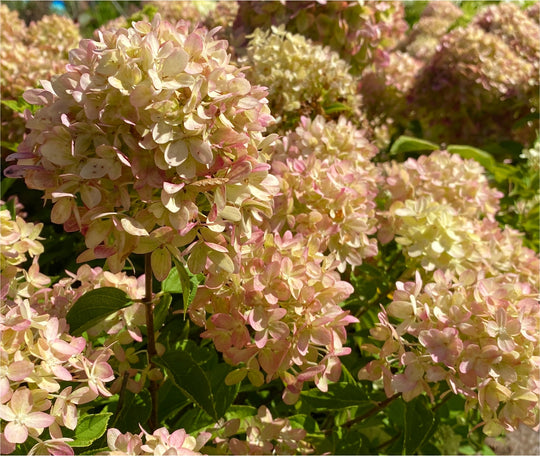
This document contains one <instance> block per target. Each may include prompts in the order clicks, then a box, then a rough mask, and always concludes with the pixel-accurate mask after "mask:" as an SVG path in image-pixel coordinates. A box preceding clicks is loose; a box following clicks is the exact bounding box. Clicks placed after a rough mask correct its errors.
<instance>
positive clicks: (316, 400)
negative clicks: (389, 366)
mask: <svg viewBox="0 0 540 456" xmlns="http://www.w3.org/2000/svg"><path fill="white" fill-rule="evenodd" d="M301 397H302V403H304V404H307V405H308V406H309V407H310V408H311V409H312V410H313V411H319V410H320V411H323V410H340V409H343V408H345V407H353V406H357V407H359V409H360V410H363V409H365V410H366V411H367V410H369V409H371V408H373V407H374V405H375V404H374V402H373V401H371V400H369V398H368V396H367V394H366V392H365V391H364V389H363V387H362V386H361V385H353V384H350V383H345V382H340V383H333V384H331V385H329V386H328V392H326V393H323V392H322V391H320V390H319V389H317V388H313V389H310V390H307V391H302V393H301Z"/></svg>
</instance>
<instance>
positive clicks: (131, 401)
mask: <svg viewBox="0 0 540 456" xmlns="http://www.w3.org/2000/svg"><path fill="white" fill-rule="evenodd" d="M151 410H152V397H151V396H150V392H149V391H148V390H146V389H143V390H141V391H140V392H139V393H138V394H134V393H132V392H131V391H128V390H125V391H124V405H123V406H122V409H121V410H120V412H119V413H118V415H116V416H115V419H114V422H113V426H111V427H115V428H117V429H119V430H120V431H122V432H134V433H136V434H138V433H139V432H140V427H139V424H141V425H142V426H144V425H145V424H146V422H147V421H148V418H150V413H151Z"/></svg>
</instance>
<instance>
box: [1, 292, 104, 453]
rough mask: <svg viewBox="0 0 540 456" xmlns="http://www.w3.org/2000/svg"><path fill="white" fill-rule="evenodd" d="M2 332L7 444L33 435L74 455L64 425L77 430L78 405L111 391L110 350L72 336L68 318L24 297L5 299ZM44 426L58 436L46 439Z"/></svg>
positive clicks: (5, 436) (2, 390)
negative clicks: (45, 310)
mask: <svg viewBox="0 0 540 456" xmlns="http://www.w3.org/2000/svg"><path fill="white" fill-rule="evenodd" d="M0 330H1V332H2V336H1V343H0V360H1V366H2V367H1V368H0V404H2V405H1V406H0V417H1V418H2V419H3V420H4V421H5V422H6V423H7V424H6V427H5V428H4V432H3V437H2V438H3V439H4V440H5V441H6V442H8V444H10V445H8V447H7V448H11V447H12V445H14V444H20V443H24V442H26V440H27V439H28V438H29V437H30V438H32V439H33V440H36V441H38V443H37V445H38V446H39V445H41V446H45V447H47V448H48V447H49V446H51V445H52V447H58V449H61V451H62V452H63V453H65V454H73V452H72V450H69V447H68V446H67V445H66V444H65V442H64V440H65V439H63V436H62V428H63V427H65V428H68V429H75V427H76V426H77V406H78V405H80V404H85V403H88V402H90V401H92V400H94V399H95V398H97V397H98V396H100V395H101V396H110V395H111V393H110V392H109V391H108V390H107V388H106V386H105V383H107V382H110V381H111V380H113V379H114V375H113V370H112V368H111V366H110V365H109V364H108V359H109V357H110V355H111V352H110V350H108V349H106V348H100V349H92V348H91V347H90V346H88V345H87V342H86V340H85V339H84V338H82V337H73V336H70V335H69V334H68V328H67V325H66V322H65V320H63V319H58V318H56V317H52V316H50V315H48V314H45V313H39V312H37V311H36V310H35V309H34V308H33V307H32V306H31V305H30V303H29V300H28V299H23V298H22V297H16V298H15V299H14V300H11V299H6V300H5V301H4V303H3V304H2V318H1V319H0ZM66 382H69V383H70V384H69V386H66ZM44 429H48V431H49V434H50V436H51V439H52V440H47V441H45V442H41V440H40V439H39V436H40V435H41V434H42V432H43V431H44ZM12 451H14V446H13V449H12ZM36 451H37V449H36Z"/></svg>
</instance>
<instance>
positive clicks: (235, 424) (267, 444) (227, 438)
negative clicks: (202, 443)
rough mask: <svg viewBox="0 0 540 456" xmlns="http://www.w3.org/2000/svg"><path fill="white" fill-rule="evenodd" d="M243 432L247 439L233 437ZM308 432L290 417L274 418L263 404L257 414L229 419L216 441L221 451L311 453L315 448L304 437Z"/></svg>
mask: <svg viewBox="0 0 540 456" xmlns="http://www.w3.org/2000/svg"><path fill="white" fill-rule="evenodd" d="M244 433H245V439H239V438H238V437H234V436H235V435H239V434H244ZM306 434H307V432H306V430H305V429H301V428H293V427H292V425H291V423H290V421H289V420H288V419H287V418H273V417H272V414H271V413H270V410H268V408H267V407H265V406H264V405H261V406H260V407H259V409H258V410H257V414H256V415H254V416H249V417H247V418H244V419H241V420H240V419H238V418H235V419H232V420H229V421H226V422H225V423H224V424H223V425H222V426H220V429H219V430H218V437H216V438H215V439H214V443H216V444H217V445H216V447H217V451H219V453H220V454H254V455H255V454H261V455H263V454H309V453H312V452H313V449H312V448H311V447H310V445H309V444H308V443H306V442H304V441H303V440H302V439H303V438H304V437H305V436H306Z"/></svg>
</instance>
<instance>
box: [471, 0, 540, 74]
mask: <svg viewBox="0 0 540 456" xmlns="http://www.w3.org/2000/svg"><path fill="white" fill-rule="evenodd" d="M531 8H532V6H531ZM473 24H475V25H477V26H479V27H481V28H482V29H484V30H485V31H486V32H488V33H492V34H493V35H496V36H498V37H500V38H501V39H502V40H503V41H504V42H505V43H506V44H508V46H510V47H511V48H512V49H513V51H514V52H515V53H516V54H517V55H519V56H520V57H521V58H523V59H525V60H527V61H528V62H530V63H531V64H532V65H534V66H535V67H536V69H538V67H539V66H540V24H539V22H538V15H537V16H536V17H534V16H533V17H529V16H528V15H527V11H524V10H522V9H520V7H519V5H518V4H517V3H513V2H501V3H499V4H497V5H490V6H486V7H485V8H484V9H482V10H481V11H480V12H479V13H478V14H477V15H476V16H475V17H474V20H473Z"/></svg>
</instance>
